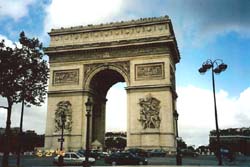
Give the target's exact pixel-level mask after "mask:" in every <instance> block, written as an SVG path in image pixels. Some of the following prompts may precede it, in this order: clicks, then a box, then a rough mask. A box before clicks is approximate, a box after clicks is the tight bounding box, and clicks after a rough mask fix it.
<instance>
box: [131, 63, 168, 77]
mask: <svg viewBox="0 0 250 167" xmlns="http://www.w3.org/2000/svg"><path fill="white" fill-rule="evenodd" d="M163 78H164V63H163V62H160V63H148V64H135V80H137V81H138V80H153V79H163Z"/></svg>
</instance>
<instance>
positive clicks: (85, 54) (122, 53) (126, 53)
mask: <svg viewBox="0 0 250 167" xmlns="http://www.w3.org/2000/svg"><path fill="white" fill-rule="evenodd" d="M168 53H170V49H169V47H168V46H166V45H163V44H151V45H148V46H147V47H133V46H128V47H121V48H109V49H96V50H86V51H81V52H77V53H61V54H60V56H59V55H58V56H57V55H54V56H52V55H51V56H50V62H52V63H54V62H71V61H72V60H73V61H81V60H89V59H107V58H119V57H135V56H146V55H157V54H168Z"/></svg>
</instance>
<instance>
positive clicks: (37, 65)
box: [0, 32, 49, 105]
mask: <svg viewBox="0 0 250 167" xmlns="http://www.w3.org/2000/svg"><path fill="white" fill-rule="evenodd" d="M19 42H20V44H21V47H17V46H15V48H14V49H13V48H10V47H7V46H5V44H4V41H2V42H1V43H0V66H1V70H0V76H1V77H0V95H1V96H2V97H6V98H7V99H9V101H10V102H12V103H19V102H21V101H22V100H24V101H25V102H26V104H33V105H40V104H41V103H42V102H44V99H45V95H46V87H47V79H48V72H49V69H48V65H47V62H46V61H45V60H43V59H42V58H43V56H44V53H43V47H42V43H40V42H39V40H38V39H35V38H33V39H29V38H27V37H26V36H25V34H24V32H21V34H20V38H19Z"/></svg>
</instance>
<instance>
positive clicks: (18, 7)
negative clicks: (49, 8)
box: [0, 0, 35, 21]
mask: <svg viewBox="0 0 250 167" xmlns="http://www.w3.org/2000/svg"><path fill="white" fill-rule="evenodd" d="M34 2H35V0H25V1H19V0H8V1H6V0H0V19H1V18H4V17H11V18H13V19H14V20H15V21H17V20H19V19H20V18H22V17H24V16H26V15H27V14H28V7H29V5H31V4H33V3H34Z"/></svg>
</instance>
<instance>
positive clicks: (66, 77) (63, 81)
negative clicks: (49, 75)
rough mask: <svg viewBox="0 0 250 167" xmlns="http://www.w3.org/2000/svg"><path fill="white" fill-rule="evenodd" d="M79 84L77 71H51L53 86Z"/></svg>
mask: <svg viewBox="0 0 250 167" xmlns="http://www.w3.org/2000/svg"><path fill="white" fill-rule="evenodd" d="M78 83H79V69H72V70H56V71H53V85H71V84H78Z"/></svg>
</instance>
